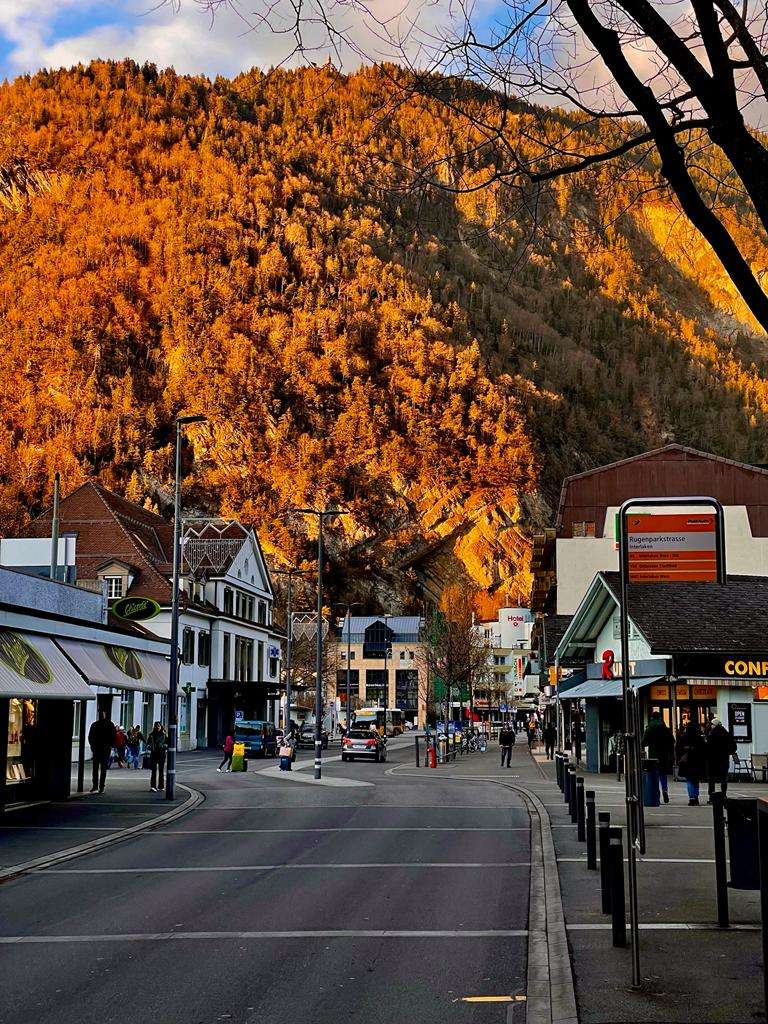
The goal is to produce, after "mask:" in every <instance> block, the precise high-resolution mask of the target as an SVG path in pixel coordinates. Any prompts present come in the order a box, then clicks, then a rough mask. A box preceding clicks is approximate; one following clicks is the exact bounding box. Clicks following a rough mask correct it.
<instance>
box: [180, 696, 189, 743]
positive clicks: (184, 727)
mask: <svg viewBox="0 0 768 1024" xmlns="http://www.w3.org/2000/svg"><path fill="white" fill-rule="evenodd" d="M179 732H180V733H185V732H189V715H188V703H187V695H186V693H183V694H182V695H181V701H180V702H179Z"/></svg>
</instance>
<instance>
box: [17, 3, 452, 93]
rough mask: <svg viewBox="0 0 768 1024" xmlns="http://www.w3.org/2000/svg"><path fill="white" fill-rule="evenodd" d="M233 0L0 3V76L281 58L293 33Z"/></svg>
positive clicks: (366, 44) (350, 20)
mask: <svg viewBox="0 0 768 1024" xmlns="http://www.w3.org/2000/svg"><path fill="white" fill-rule="evenodd" d="M231 2H232V0H229V3H227V4H225V5H223V6H222V7H221V8H220V9H219V10H218V11H217V13H216V16H215V18H213V19H212V18H211V15H210V12H209V11H207V10H206V9H205V0H176V2H175V7H174V0H0V77H5V78H13V77H15V76H16V75H19V74H25V73H29V72H34V71H37V70H39V69H40V68H42V67H46V68H58V67H62V66H63V67H69V66H71V65H72V64H77V63H78V62H87V61H90V60H92V59H94V58H114V59H120V58H123V57H132V58H133V59H134V60H136V61H139V62H143V61H145V60H146V61H151V62H153V63H155V64H157V65H158V66H159V67H166V66H173V67H174V68H175V69H176V70H177V71H178V72H180V73H184V74H205V75H209V76H214V75H217V74H222V75H225V76H227V77H231V76H232V75H235V74H237V73H238V72H240V71H243V70H246V69H248V68H251V67H254V66H258V67H269V66H270V65H273V64H278V63H280V62H282V61H283V60H284V59H285V58H286V57H287V55H289V54H290V53H291V50H292V48H293V42H292V39H291V36H290V35H289V34H283V35H280V34H275V33H273V32H270V31H268V30H266V29H265V28H264V27H254V22H253V16H252V13H250V12H254V11H256V10H258V5H259V3H263V2H265V0H235V2H239V3H240V4H241V8H240V12H241V14H240V15H238V13H237V11H236V10H235V9H233V7H232V6H230V3H231ZM281 2H283V3H284V4H285V6H284V7H283V8H277V10H278V13H277V14H276V15H275V17H276V18H277V19H280V17H281V12H282V13H283V14H284V13H285V12H287V10H288V9H289V2H288V0H281ZM315 2H317V0H315ZM329 2H330V3H332V4H334V6H335V8H336V17H337V18H339V19H340V21H339V24H341V25H342V26H343V27H344V28H351V29H352V34H353V36H354V37H355V38H357V39H359V40H360V41H361V43H362V48H363V49H364V52H365V53H366V54H371V55H374V56H375V57H378V56H381V57H385V56H387V54H386V53H385V52H384V46H383V44H380V43H378V42H377V41H375V40H374V39H373V38H372V37H371V36H370V34H366V33H365V32H364V30H363V29H361V28H360V22H361V21H362V19H361V17H360V16H359V15H356V14H355V13H354V11H353V8H352V5H351V4H349V5H347V4H346V3H345V0H342V5H343V8H342V6H341V5H340V4H339V0H329ZM406 2H407V0H406ZM373 3H374V7H375V9H376V10H377V11H379V12H381V13H383V14H385V15H386V14H390V13H392V12H394V11H395V10H396V9H398V10H400V9H401V5H402V3H403V0H373ZM396 5H398V6H397V7H396ZM435 6H438V5H435ZM248 18H250V19H251V21H250V23H249V21H248V20H246V19H248ZM285 24H286V23H285V21H283V22H282V25H283V26H284V25H285ZM310 32H311V30H310ZM329 56H330V57H333V54H332V53H331V51H330V49H329V48H328V47H327V46H322V47H321V48H319V49H318V50H317V52H316V53H313V54H312V55H311V59H312V60H314V61H315V62H317V63H324V62H325V61H326V60H327V59H328V57H329ZM344 57H345V60H344V61H343V63H345V64H346V63H348V62H349V63H352V64H357V63H359V62H360V59H359V57H358V58H355V57H354V56H353V55H351V54H349V53H347V54H346V55H344ZM336 62H337V63H338V61H336ZM293 63H296V61H295V60H294V61H293Z"/></svg>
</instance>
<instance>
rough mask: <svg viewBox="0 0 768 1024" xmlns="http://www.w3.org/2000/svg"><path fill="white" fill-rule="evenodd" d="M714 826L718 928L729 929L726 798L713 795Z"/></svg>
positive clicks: (720, 795)
mask: <svg viewBox="0 0 768 1024" xmlns="http://www.w3.org/2000/svg"><path fill="white" fill-rule="evenodd" d="M712 825H713V827H714V830H715V889H716V892H717V926H718V928H728V927H729V926H730V921H729V917H728V868H727V865H726V860H725V797H724V796H723V794H722V793H713V794H712Z"/></svg>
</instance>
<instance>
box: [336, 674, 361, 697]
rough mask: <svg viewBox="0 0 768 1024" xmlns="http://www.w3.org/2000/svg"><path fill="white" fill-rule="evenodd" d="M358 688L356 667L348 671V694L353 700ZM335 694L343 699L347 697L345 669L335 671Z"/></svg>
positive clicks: (358, 677) (358, 679)
mask: <svg viewBox="0 0 768 1024" xmlns="http://www.w3.org/2000/svg"><path fill="white" fill-rule="evenodd" d="M359 690H360V673H359V672H358V670H357V669H356V668H354V669H352V670H351V672H350V673H349V696H350V697H351V698H352V700H353V701H354V700H355V699H356V698H357V695H358V692H359ZM336 696H337V697H341V699H342V700H343V701H346V699H347V670H346V669H343V670H341V671H337V672H336Z"/></svg>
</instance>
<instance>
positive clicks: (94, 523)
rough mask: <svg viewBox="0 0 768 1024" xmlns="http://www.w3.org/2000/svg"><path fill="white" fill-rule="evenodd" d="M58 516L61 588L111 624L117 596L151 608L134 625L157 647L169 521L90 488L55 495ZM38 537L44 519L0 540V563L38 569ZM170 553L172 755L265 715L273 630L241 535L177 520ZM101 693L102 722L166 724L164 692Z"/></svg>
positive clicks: (252, 539) (261, 565)
mask: <svg viewBox="0 0 768 1024" xmlns="http://www.w3.org/2000/svg"><path fill="white" fill-rule="evenodd" d="M59 521H60V531H61V540H60V542H59V550H60V552H61V559H62V562H61V564H62V565H63V566H66V570H65V571H66V574H67V577H68V578H69V579H70V580H71V582H73V583H74V584H75V585H76V586H77V587H79V588H82V589H85V590H91V591H93V592H94V593H95V594H97V595H99V599H100V600H103V602H104V604H105V606H106V608H107V609H108V614H109V616H110V621H112V622H113V623H119V622H120V621H121V620H120V619H118V617H117V616H116V615H115V607H116V605H117V603H118V602H119V601H121V600H122V599H123V598H131V597H133V598H138V599H144V600H145V601H147V602H151V603H153V604H154V605H155V609H154V614H153V616H152V617H151V618H147V619H146V620H143V621H142V622H141V623H140V624H139V626H138V628H140V629H141V630H143V631H144V632H145V633H147V634H148V635H150V636H157V637H161V638H163V639H166V640H169V639H170V633H171V597H172V590H171V580H172V562H173V526H172V524H170V523H168V522H166V520H165V519H163V518H162V517H161V516H159V515H157V514H155V513H154V512H151V511H148V510H147V509H145V508H143V507H142V506H140V505H137V504H135V503H133V502H129V501H126V500H125V499H124V498H122V497H120V496H119V495H117V494H114V493H113V492H111V491H108V490H107V489H106V488H104V487H102V486H101V485H99V484H97V483H94V482H89V483H87V484H84V485H83V486H82V487H79V488H78V489H77V490H76V491H74V492H72V494H70V495H68V496H67V497H66V498H63V499H62V501H61V503H60V507H59ZM50 532H51V513H50V512H47V513H45V514H44V515H43V516H41V517H40V518H39V519H38V520H36V521H35V522H34V523H33V524H32V527H31V529H30V534H31V535H32V536H30V537H28V538H17V539H13V540H4V541H3V542H2V545H0V561H3V563H5V562H6V561H8V562H11V563H12V564H14V565H15V566H16V567H17V568H20V569H22V570H23V571H24V572H29V573H33V574H38V575H39V574H41V573H42V572H43V571H44V569H45V565H44V563H43V565H42V566H41V558H43V557H44V552H45V551H46V550H48V551H50V545H51V538H50ZM35 545H37V547H35ZM182 552H183V554H182V561H181V578H180V584H181V586H180V623H179V647H180V669H179V708H178V721H179V748H180V749H181V750H189V749H194V748H196V747H203V746H206V745H209V744H211V745H214V744H218V743H219V742H220V741H221V740H222V739H223V737H224V736H225V735H226V733H227V732H228V731H230V730H231V728H232V725H233V723H234V719H235V716H236V715H242V716H243V717H250V718H262V719H267V720H275V718H276V715H277V714H278V709H279V700H280V677H281V658H282V640H283V634H282V632H281V631H280V630H278V629H277V628H276V627H275V626H274V625H273V621H272V605H273V601H274V593H273V590H272V583H271V580H270V576H269V570H268V567H267V565H266V562H265V560H264V557H263V554H262V551H261V547H260V545H259V542H258V538H257V536H256V534H255V532H254V531H253V530H251V529H247V528H245V527H243V526H241V525H240V524H239V523H235V522H231V521H223V520H207V519H202V520H188V521H185V523H184V524H183V529H182ZM25 562H26V564H24V563H25ZM118 607H119V606H118ZM102 691H103V688H102V689H101V690H100V692H99V699H100V700H101V702H102V704H104V703H105V701H106V699H107V697H110V696H111V697H112V698H113V701H112V704H113V706H112V716H113V719H114V721H115V722H119V723H120V724H122V725H123V726H125V727H126V728H127V727H129V726H131V725H135V724H138V725H140V726H141V727H142V731H143V732H144V733H145V735H146V734H147V732H148V731H149V730H150V729H151V728H152V723H153V722H154V721H164V722H167V720H168V706H167V695H163V694H148V693H147V692H145V691H144V692H143V691H141V690H139V689H138V688H137V689H136V690H135V691H133V692H131V691H122V692H121V693H119V694H109V693H107V692H102ZM114 698H117V700H114ZM92 714H95V710H94V711H93V712H92Z"/></svg>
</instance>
